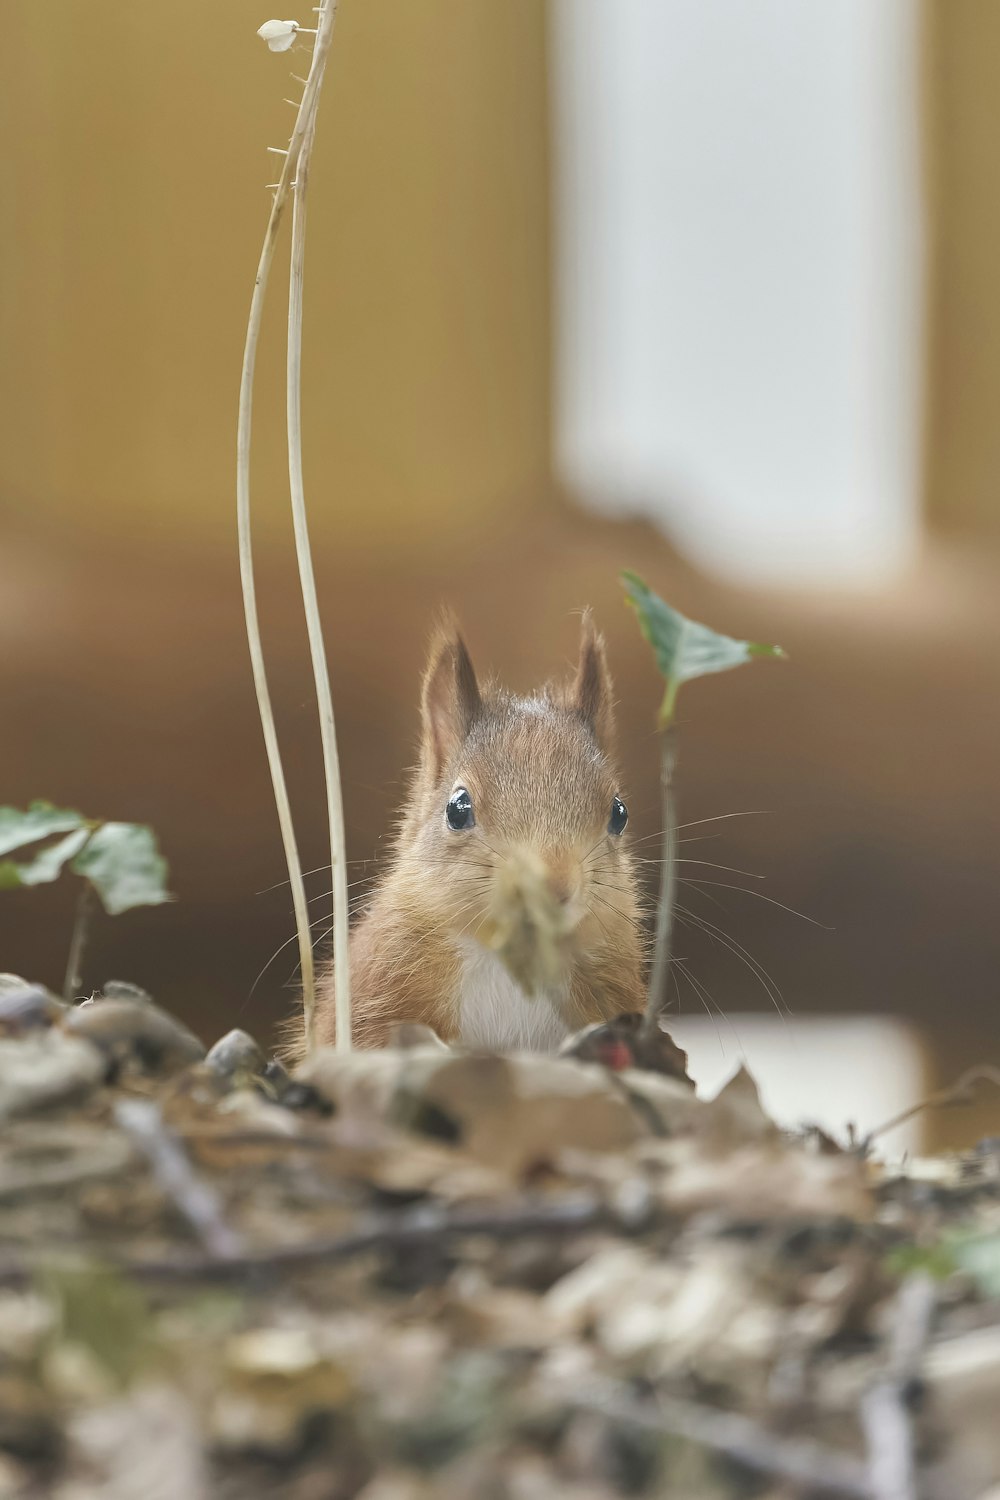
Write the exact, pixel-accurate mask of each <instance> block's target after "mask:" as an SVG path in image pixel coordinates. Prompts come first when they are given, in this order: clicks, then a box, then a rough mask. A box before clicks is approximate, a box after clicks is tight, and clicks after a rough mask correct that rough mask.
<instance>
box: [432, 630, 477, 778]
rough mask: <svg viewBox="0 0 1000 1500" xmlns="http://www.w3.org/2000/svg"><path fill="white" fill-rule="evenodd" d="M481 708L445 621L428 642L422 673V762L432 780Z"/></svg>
mask: <svg viewBox="0 0 1000 1500" xmlns="http://www.w3.org/2000/svg"><path fill="white" fill-rule="evenodd" d="M481 705H482V700H481V698H480V696H479V684H478V683H477V682H476V673H475V669H474V667H473V665H472V662H471V660H470V659H469V653H468V651H466V649H465V642H464V641H463V640H462V637H461V636H460V635H459V633H458V628H457V626H456V625H455V623H454V621H452V620H447V621H446V622H445V623H444V624H443V625H441V626H440V627H439V629H438V631H437V633H436V635H435V637H434V639H433V641H432V642H431V650H430V656H429V657H428V660H427V670H426V672H425V673H424V691H423V702H422V712H423V745H422V758H423V761H424V765H425V766H426V767H427V768H428V769H429V770H430V772H431V774H432V775H433V777H434V779H435V780H437V778H438V777H439V776H440V775H441V772H442V771H443V769H444V767H445V766H446V765H447V763H448V761H449V760H450V759H451V757H452V756H453V755H454V754H455V752H456V751H457V750H458V749H459V748H460V746H461V745H463V744H464V743H465V740H466V738H467V737H468V733H469V730H470V729H471V728H472V721H473V719H474V718H475V717H476V714H477V713H478V712H479V709H480V707H481Z"/></svg>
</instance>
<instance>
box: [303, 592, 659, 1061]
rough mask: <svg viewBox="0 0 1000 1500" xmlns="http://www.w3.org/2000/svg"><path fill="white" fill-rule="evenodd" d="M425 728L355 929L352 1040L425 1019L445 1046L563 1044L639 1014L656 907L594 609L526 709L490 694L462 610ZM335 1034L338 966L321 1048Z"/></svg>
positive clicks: (326, 1001) (450, 625)
mask: <svg viewBox="0 0 1000 1500" xmlns="http://www.w3.org/2000/svg"><path fill="white" fill-rule="evenodd" d="M421 723H422V732H421V741H420V759H419V764H418V767H417V769H416V773H415V775H414V777H413V779H412V782H411V785H410V789H409V794H408V797H407V800H406V804H405V807H404V810H403V813H402V817H401V819H400V822H399V828H398V835H397V840H396V843H395V847H394V850H393V853H392V857H391V863H390V865H389V868H388V869H387V871H386V873H385V875H384V876H383V878H382V880H381V882H380V883H379V885H378V886H377V888H376V890H375V892H374V894H373V896H372V897H371V899H370V902H369V904H368V905H367V909H366V910H365V911H364V913H363V915H362V916H361V918H360V920H359V921H358V922H357V924H356V925H355V926H354V928H353V930H352V935H351V946H350V959H351V994H352V1009H353V1023H352V1025H353V1039H354V1042H355V1045H357V1046H360V1047H379V1046H383V1045H386V1044H387V1043H388V1042H390V1041H391V1039H392V1034H393V1030H394V1027H395V1026H396V1025H397V1024H399V1023H402V1022H412V1023H418V1024H423V1025H426V1026H429V1027H431V1028H432V1029H433V1030H434V1031H435V1032H436V1033H437V1034H438V1036H439V1037H440V1038H441V1039H442V1041H444V1042H456V1043H459V1044H461V1045H465V1046H469V1047H475V1048H480V1049H485V1050H490V1051H515V1050H524V1051H550V1050H555V1049H556V1048H558V1047H559V1046H560V1045H561V1043H562V1042H563V1041H564V1040H565V1039H566V1038H567V1037H568V1036H569V1035H571V1034H572V1033H573V1032H574V1031H576V1030H577V1029H579V1028H580V1027H582V1026H585V1025H587V1024H588V1023H591V1022H595V1021H605V1020H610V1019H611V1018H613V1017H615V1016H617V1015H620V1014H621V1013H623V1012H632V1013H635V1012H639V1011H641V1010H642V1009H643V1005H644V998H645V997H644V985H643V978H642V970H643V965H644V959H645V953H644V948H645V943H644V938H643V931H642V921H641V911H640V905H639V897H638V891H637V884H636V877H635V871H634V867H633V862H632V858H631V855H630V853H629V849H628V839H627V836H626V833H625V829H626V824H627V823H628V811H627V808H626V805H625V802H624V801H623V799H622V795H621V790H622V789H621V786H620V784H619V777H618V772H617V769H616V766H615V759H614V754H615V747H614V735H615V726H614V709H613V702H612V686H611V678H610V675H609V672H608V666H607V660H606V654H605V646H604V641H603V638H602V637H601V636H600V635H599V634H598V632H597V630H596V629H595V626H594V622H593V618H592V616H591V614H590V611H589V610H587V611H585V612H584V614H583V618H582V628H581V637H580V656H579V665H578V667H577V669H576V673H575V676H574V677H573V679H572V681H571V682H569V683H566V684H562V685H559V686H551V685H550V686H548V687H545V688H543V689H542V690H541V691H539V692H538V693H536V694H534V695H532V696H531V697H527V698H519V697H515V696H514V695H513V694H511V693H509V692H507V691H506V690H505V689H503V688H502V687H500V686H498V685H497V684H495V683H492V682H491V683H488V684H486V685H484V686H483V687H482V688H481V687H480V685H479V682H478V680H477V677H476V673H475V669H474V668H473V665H472V661H471V659H470V657H469V653H468V651H467V650H466V647H465V643H464V641H463V640H462V637H461V635H460V634H459V632H458V628H457V625H456V624H455V622H454V620H453V619H451V618H450V617H447V618H446V619H445V620H444V621H443V622H442V623H441V624H440V625H439V626H438V628H437V631H436V633H435V635H434V638H433V640H432V644H431V649H430V655H429V659H428V662H427V667H426V670H425V673H424V678H423V692H422V700H421ZM518 954H520V958H519V959H518V961H517V962H515V961H514V955H518ZM512 971H513V972H512ZM514 974H518V976H519V978H520V979H521V981H522V982H520V983H519V981H518V978H515V977H514ZM532 989H533V990H534V993H529V991H530V990H532ZM335 1034H336V1022H335V1005H334V989H333V970H332V965H331V966H330V968H329V970H328V971H327V972H326V974H325V975H324V976H323V977H322V978H321V982H320V985H319V990H318V997H317V1040H318V1041H319V1042H320V1044H329V1043H332V1042H333V1041H334V1039H335Z"/></svg>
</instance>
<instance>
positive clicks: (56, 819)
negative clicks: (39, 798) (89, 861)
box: [0, 802, 87, 854]
mask: <svg viewBox="0 0 1000 1500" xmlns="http://www.w3.org/2000/svg"><path fill="white" fill-rule="evenodd" d="M86 826H87V819H86V818H85V817H84V816H83V814H82V813H78V812H74V811H73V810H72V808H67V807H53V806H52V803H51V802H32V804H31V806H30V807H29V808H28V809H27V810H26V811H22V810H21V808H19V807H0V854H9V853H10V851H11V850H12V849H22V848H23V847H24V845H25V844H34V843H35V842H36V841H37V840H38V839H44V838H48V837H49V835H50V834H52V833H68V832H69V831H70V829H73V828H85V827H86Z"/></svg>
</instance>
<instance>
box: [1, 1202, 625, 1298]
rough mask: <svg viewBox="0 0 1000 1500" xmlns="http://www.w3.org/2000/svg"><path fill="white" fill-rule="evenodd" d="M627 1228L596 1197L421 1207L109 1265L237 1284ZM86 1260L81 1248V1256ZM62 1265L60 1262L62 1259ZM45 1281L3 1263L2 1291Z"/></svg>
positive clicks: (122, 1258)
mask: <svg viewBox="0 0 1000 1500" xmlns="http://www.w3.org/2000/svg"><path fill="white" fill-rule="evenodd" d="M618 1223H619V1221H618V1219H617V1218H616V1216H615V1215H614V1214H613V1213H612V1212H611V1210H610V1209H609V1208H608V1207H607V1205H606V1204H605V1203H602V1202H601V1201H600V1199H598V1198H595V1197H593V1196H591V1195H590V1194H589V1193H587V1194H585V1193H580V1194H574V1195H573V1196H572V1197H569V1196H568V1197H566V1198H563V1199H557V1200H555V1201H554V1202H551V1203H550V1202H546V1201H544V1200H543V1201H541V1202H538V1201H530V1200H526V1201H523V1202H521V1203H515V1204H514V1205H512V1206H510V1207H501V1208H473V1209H466V1208H462V1209H452V1208H449V1207H447V1206H445V1207H439V1206H437V1205H434V1206H431V1207H429V1206H427V1205H424V1204H418V1205H417V1206H416V1207H414V1208H406V1209H402V1210H399V1211H396V1212H390V1213H372V1214H369V1215H367V1216H366V1217H365V1218H364V1219H363V1220H362V1221H361V1224H360V1226H359V1227H358V1228H356V1229H351V1230H349V1231H348V1232H347V1233H346V1234H342V1235H335V1236H327V1237H324V1238H322V1239H317V1240H309V1241H306V1242H305V1243H299V1244H294V1243H292V1244H281V1245H274V1246H272V1247H270V1248H267V1247H253V1248H251V1247H249V1246H248V1247H245V1248H244V1249H243V1250H242V1251H237V1252H235V1253H232V1254H228V1255H225V1256H219V1255H203V1254H198V1253H195V1252H191V1251H181V1252H180V1253H179V1254H174V1255H164V1256H162V1257H161V1256H142V1257H135V1256H128V1255H122V1254H120V1253H118V1252H117V1251H116V1250H115V1249H114V1248H113V1247H110V1246H105V1247H103V1248H102V1250H101V1258H102V1259H103V1260H105V1261H107V1262H108V1263H109V1264H111V1265H113V1266H115V1268H116V1269H118V1270H120V1271H122V1272H125V1273H127V1274H128V1275H130V1276H135V1277H137V1278H140V1279H142V1280H148V1281H216V1282H218V1281H230V1280H233V1279H236V1278H238V1277H240V1276H244V1275H249V1276H263V1275H267V1274H269V1273H283V1272H286V1271H289V1270H293V1269H294V1268H296V1267H298V1266H312V1265H324V1266H329V1265H331V1264H333V1263H334V1262H338V1263H341V1262H345V1261H351V1260H354V1259H356V1258H357V1257H359V1256H364V1255H370V1254H386V1253H398V1252H409V1251H413V1250H418V1249H422V1248H424V1247H430V1248H432V1249H438V1248H440V1247H441V1246H443V1245H446V1244H450V1242H451V1241H452V1240H453V1239H455V1238H456V1237H457V1238H461V1237H462V1236H464V1235H486V1236H490V1237H493V1238H495V1239H498V1240H515V1239H519V1238H521V1237H522V1236H528V1237H530V1236H532V1235H556V1236H559V1235H564V1234H565V1235H570V1236H572V1235H575V1234H580V1233H582V1232H583V1231H585V1230H588V1229H593V1228H600V1227H602V1226H603V1227H608V1228H614V1227H616V1226H617V1225H618ZM76 1253H82V1254H83V1255H86V1253H87V1252H86V1249H83V1250H82V1251H81V1250H80V1249H79V1247H77V1250H75V1251H74V1254H76ZM54 1259H55V1260H56V1261H58V1256H56V1257H54ZM37 1275H38V1265H37V1262H28V1261H27V1260H25V1259H23V1258H20V1257H13V1256H12V1257H9V1258H6V1257H4V1258H0V1286H23V1285H28V1284H30V1283H31V1281H32V1280H33V1278H35V1277H37Z"/></svg>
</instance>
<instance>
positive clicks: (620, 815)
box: [608, 797, 628, 834]
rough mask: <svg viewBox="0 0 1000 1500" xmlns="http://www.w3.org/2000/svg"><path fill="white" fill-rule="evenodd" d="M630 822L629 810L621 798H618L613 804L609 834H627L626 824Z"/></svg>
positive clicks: (609, 821) (609, 820)
mask: <svg viewBox="0 0 1000 1500" xmlns="http://www.w3.org/2000/svg"><path fill="white" fill-rule="evenodd" d="M627 822H628V808H627V807H626V806H625V804H624V802H623V801H622V799H621V798H620V797H616V798H615V799H614V801H613V802H612V804H611V816H610V818H609V819H608V832H609V833H614V834H622V833H624V832H625V824H626V823H627Z"/></svg>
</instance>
